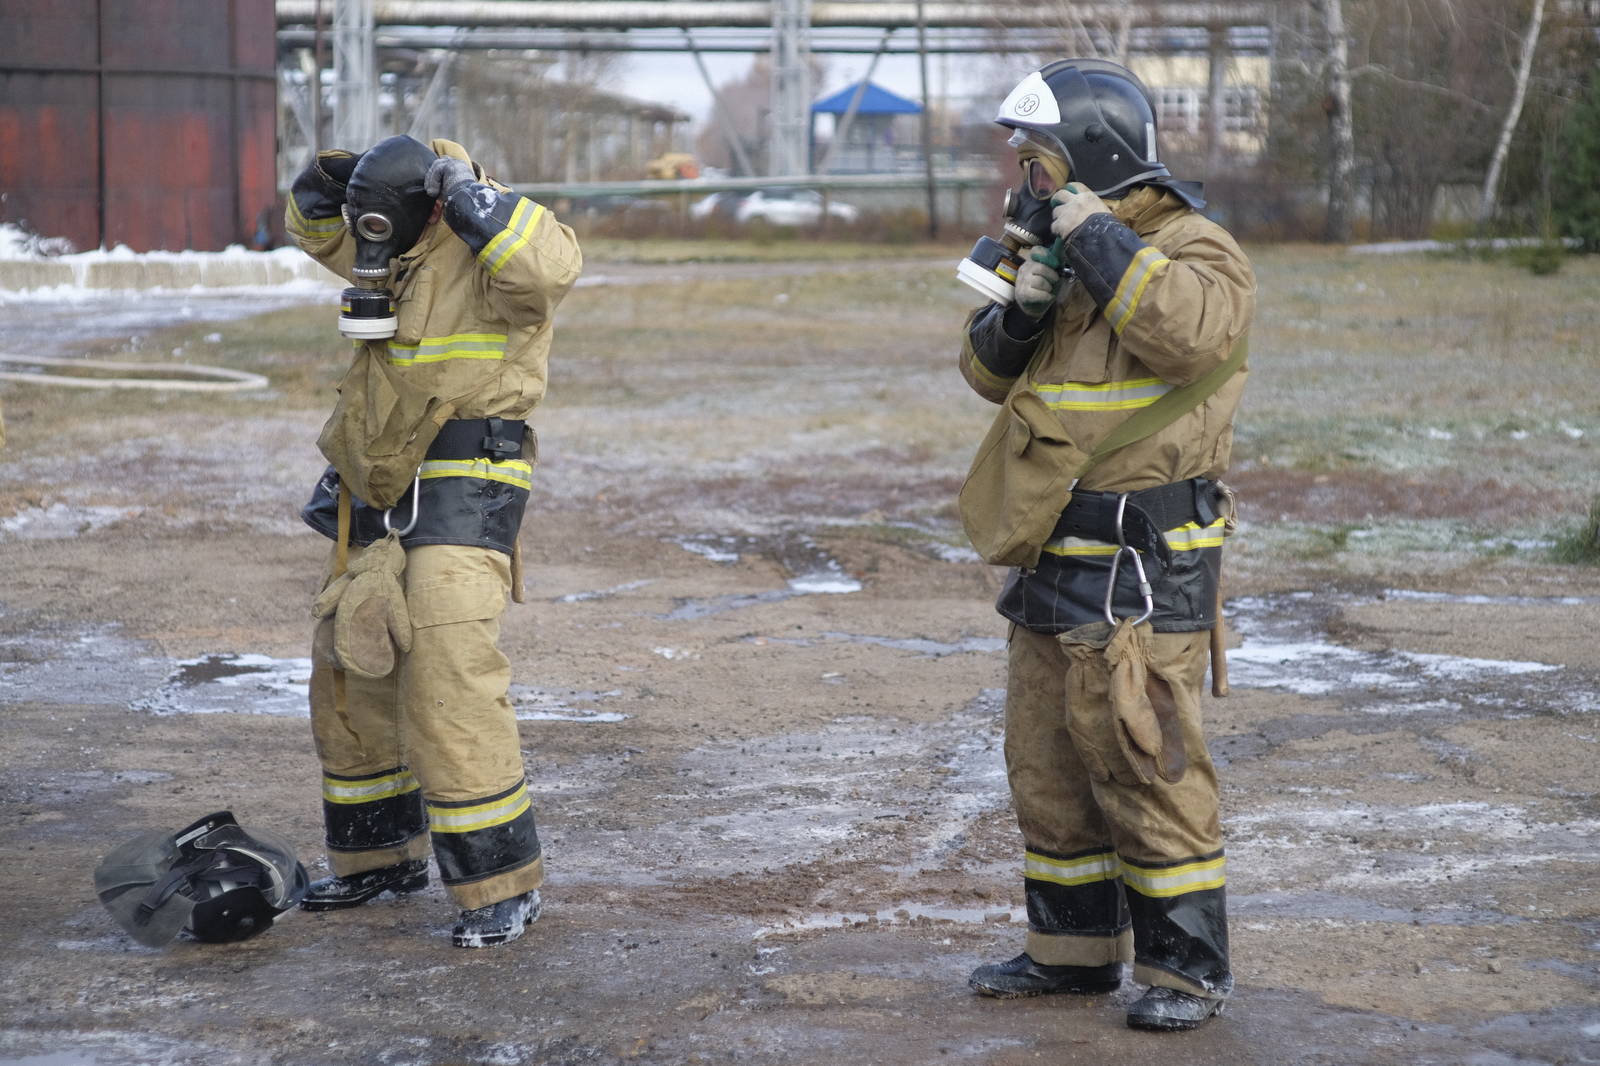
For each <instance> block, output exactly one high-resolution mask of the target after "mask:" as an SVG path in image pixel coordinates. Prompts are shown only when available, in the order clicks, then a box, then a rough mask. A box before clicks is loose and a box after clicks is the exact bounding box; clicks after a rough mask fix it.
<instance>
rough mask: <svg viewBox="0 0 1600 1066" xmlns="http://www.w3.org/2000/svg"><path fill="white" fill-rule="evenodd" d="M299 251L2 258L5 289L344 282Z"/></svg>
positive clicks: (0, 269)
mask: <svg viewBox="0 0 1600 1066" xmlns="http://www.w3.org/2000/svg"><path fill="white" fill-rule="evenodd" d="M296 256H297V257H298V258H291V257H289V256H281V255H272V254H267V253H263V254H259V255H215V256H207V255H204V254H195V253H190V254H186V255H183V256H172V257H165V256H161V257H150V258H146V257H143V256H132V257H127V258H103V257H94V258H88V257H78V256H65V257H63V258H61V259H0V291H9V292H22V291H26V290H29V289H49V288H56V287H59V286H63V285H67V286H72V287H74V288H80V289H194V288H202V289H222V288H260V287H272V286H277V285H285V284H288V283H289V282H293V281H311V282H316V283H319V284H327V285H343V284H344V282H343V281H342V280H341V279H340V278H339V277H337V276H336V275H335V274H333V273H331V272H330V271H328V270H325V269H324V268H323V267H322V266H321V265H319V264H317V263H315V262H312V261H311V260H310V259H308V258H307V257H305V256H304V255H300V254H299V253H298V252H297V253H296Z"/></svg>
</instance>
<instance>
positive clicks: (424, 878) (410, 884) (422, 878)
mask: <svg viewBox="0 0 1600 1066" xmlns="http://www.w3.org/2000/svg"><path fill="white" fill-rule="evenodd" d="M427 887H428V860H427V859H411V860H409V861H407V862H401V863H396V864H395V865H393V866H384V867H380V868H379V869H376V870H367V871H366V872H365V873H359V874H351V875H350V876H349V877H324V878H322V879H321V880H320V881H313V882H311V887H310V888H309V889H307V890H306V898H305V899H303V900H301V901H300V906H301V907H302V908H304V909H305V910H308V911H340V910H344V909H345V908H347V907H359V906H361V905H362V904H363V903H365V902H367V900H369V899H372V898H373V897H374V896H380V895H382V894H383V893H385V892H416V891H419V890H421V889H424V888H427Z"/></svg>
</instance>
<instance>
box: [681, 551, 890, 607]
mask: <svg viewBox="0 0 1600 1066" xmlns="http://www.w3.org/2000/svg"><path fill="white" fill-rule="evenodd" d="M672 543H674V544H677V545H678V546H679V547H681V548H683V549H684V550H686V551H692V552H694V553H695V554H697V555H703V556H705V557H706V558H708V559H712V560H713V561H714V562H722V563H726V562H734V561H737V560H738V559H739V558H741V555H740V553H738V552H735V551H734V550H733V549H734V548H735V547H741V548H743V550H744V551H746V552H752V553H753V552H759V553H760V554H763V555H768V556H771V557H772V558H773V559H775V560H776V561H777V563H778V564H779V565H780V566H782V567H783V568H784V569H785V570H787V571H788V572H789V573H790V574H791V575H792V576H791V577H790V578H789V579H788V582H787V587H786V588H784V589H774V590H771V591H767V592H757V593H746V594H735V595H728V596H712V597H707V598H704V599H679V600H675V601H674V602H675V603H676V606H675V607H674V608H673V609H672V610H671V611H669V612H667V613H666V614H664V615H659V616H658V617H659V618H661V619H662V620H664V621H668V622H684V621H694V620H697V619H701V618H707V617H710V616H711V615H715V614H723V613H725V612H727V611H738V610H742V609H744V608H747V607H755V606H759V605H760V604H764V603H778V602H780V601H782V600H786V599H788V598H789V597H791V596H837V595H845V594H848V593H852V592H860V591H861V582H860V581H858V580H856V579H855V578H853V577H851V576H850V575H849V574H846V573H845V572H844V567H843V566H841V565H839V561H838V560H837V559H834V558H833V557H832V556H830V555H828V553H827V552H825V551H823V550H822V549H821V548H819V547H818V546H817V543H816V542H815V541H814V540H812V539H811V538H810V537H806V536H785V537H778V538H762V537H753V536H745V537H730V536H719V535H714V534H699V535H696V536H690V537H683V538H679V539H677V540H674V541H673V542H672Z"/></svg>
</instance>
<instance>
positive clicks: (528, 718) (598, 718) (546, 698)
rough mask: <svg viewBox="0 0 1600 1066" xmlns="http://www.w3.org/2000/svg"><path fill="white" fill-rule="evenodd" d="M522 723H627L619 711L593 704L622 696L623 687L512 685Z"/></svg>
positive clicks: (624, 716)
mask: <svg viewBox="0 0 1600 1066" xmlns="http://www.w3.org/2000/svg"><path fill="white" fill-rule="evenodd" d="M509 695H510V697H511V704H512V706H513V707H515V708H516V712H517V721H519V722H626V721H627V720H628V716H627V715H625V714H621V713H619V712H617V711H600V710H595V709H594V707H593V706H592V704H595V703H599V702H600V701H602V700H607V699H611V698H613V697H616V696H620V695H622V693H621V691H620V690H617V689H612V690H611V691H609V692H585V691H580V690H578V689H562V690H557V689H548V688H540V687H538V686H535V685H522V684H513V685H512V686H511V691H510V693H509Z"/></svg>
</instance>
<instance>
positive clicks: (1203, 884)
mask: <svg viewBox="0 0 1600 1066" xmlns="http://www.w3.org/2000/svg"><path fill="white" fill-rule="evenodd" d="M1223 866H1224V860H1223V859H1222V857H1221V856H1218V857H1217V858H1215V859H1207V860H1205V861H1203V862H1191V863H1185V864H1184V865H1182V866H1171V867H1160V866H1156V867H1150V866H1134V865H1132V864H1130V863H1126V862H1125V863H1123V864H1122V881H1123V884H1125V885H1127V886H1128V887H1129V888H1131V889H1133V890H1134V891H1135V892H1137V893H1139V894H1140V895H1141V896H1181V895H1183V894H1184V893H1185V892H1202V891H1205V890H1206V889H1210V888H1221V887H1222V886H1223V884H1224V883H1225V882H1226V880H1227V878H1226V877H1225V876H1224V874H1223Z"/></svg>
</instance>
